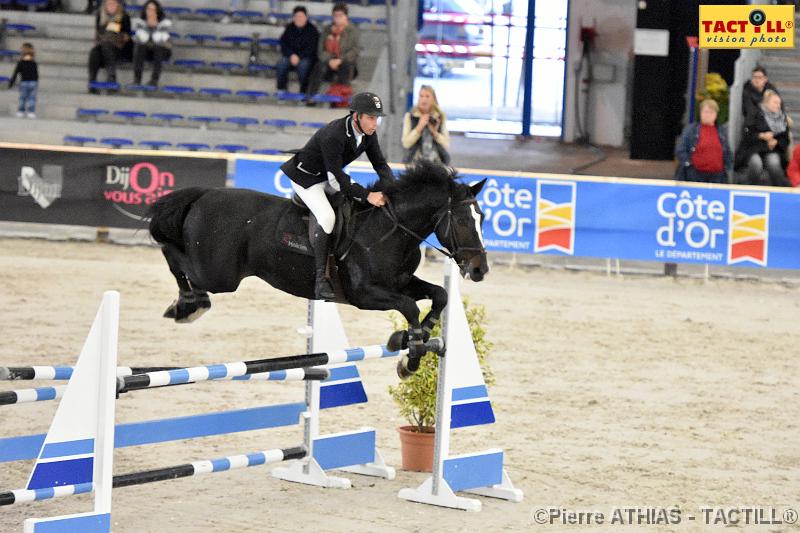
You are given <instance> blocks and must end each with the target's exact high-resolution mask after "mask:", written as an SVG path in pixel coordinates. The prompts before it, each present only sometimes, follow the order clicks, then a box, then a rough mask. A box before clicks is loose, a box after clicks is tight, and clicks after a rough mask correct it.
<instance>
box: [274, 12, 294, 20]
mask: <svg viewBox="0 0 800 533" xmlns="http://www.w3.org/2000/svg"><path fill="white" fill-rule="evenodd" d="M269 16H270V17H271V18H274V19H275V20H277V21H280V22H289V21H290V20H292V14H291V13H278V12H277V11H273V12H271V13H270V14H269Z"/></svg>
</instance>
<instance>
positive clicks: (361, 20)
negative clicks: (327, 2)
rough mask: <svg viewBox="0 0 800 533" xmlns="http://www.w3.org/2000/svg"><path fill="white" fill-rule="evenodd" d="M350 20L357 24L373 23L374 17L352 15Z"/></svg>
mask: <svg viewBox="0 0 800 533" xmlns="http://www.w3.org/2000/svg"><path fill="white" fill-rule="evenodd" d="M350 22H352V23H353V24H355V25H361V24H372V19H371V18H369V17H350Z"/></svg>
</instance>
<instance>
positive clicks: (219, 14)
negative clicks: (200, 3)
mask: <svg viewBox="0 0 800 533" xmlns="http://www.w3.org/2000/svg"><path fill="white" fill-rule="evenodd" d="M194 12H195V14H196V15H202V16H204V17H208V18H210V19H215V20H216V19H221V18H223V17H227V16H228V12H227V11H225V10H224V9H217V8H213V7H201V8H198V9H195V10H194Z"/></svg>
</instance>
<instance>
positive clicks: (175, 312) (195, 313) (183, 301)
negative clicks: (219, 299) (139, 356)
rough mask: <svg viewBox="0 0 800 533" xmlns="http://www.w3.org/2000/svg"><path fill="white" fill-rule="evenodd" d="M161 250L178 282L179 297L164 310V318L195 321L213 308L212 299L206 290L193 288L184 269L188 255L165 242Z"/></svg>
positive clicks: (185, 321)
mask: <svg viewBox="0 0 800 533" xmlns="http://www.w3.org/2000/svg"><path fill="white" fill-rule="evenodd" d="M161 251H162V252H163V254H164V257H165V258H166V260H167V264H168V265H169V270H170V272H172V275H173V276H175V281H176V282H177V283H178V299H177V300H175V301H174V302H172V304H170V306H169V307H167V310H166V311H165V312H164V318H171V319H173V320H175V322H178V323H187V322H193V321H195V320H197V319H198V318H200V316H201V315H202V314H203V313H205V312H206V311H208V310H209V309H211V300H210V299H209V297H208V293H207V292H206V291H204V290H200V289H194V288H192V285H191V283H190V282H189V279H188V278H187V277H186V272H185V271H184V267H183V266H182V264H184V263H185V262H186V261H188V258H187V257H186V255H185V254H184V253H183V252H182V251H181V250H179V249H178V248H177V247H175V246H174V245H172V244H165V245H164V246H162V248H161Z"/></svg>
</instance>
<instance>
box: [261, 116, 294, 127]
mask: <svg viewBox="0 0 800 533" xmlns="http://www.w3.org/2000/svg"><path fill="white" fill-rule="evenodd" d="M264 124H265V125H267V126H273V127H275V128H278V129H281V130H282V129H284V128H294V127H295V126H297V122H295V121H294V120H290V119H288V118H268V119H267V120H265V121H264Z"/></svg>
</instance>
